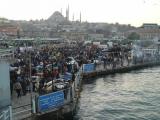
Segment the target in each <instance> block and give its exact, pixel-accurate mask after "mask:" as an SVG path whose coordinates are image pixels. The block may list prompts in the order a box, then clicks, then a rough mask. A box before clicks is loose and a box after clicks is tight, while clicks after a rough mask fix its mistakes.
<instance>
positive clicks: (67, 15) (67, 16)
mask: <svg viewBox="0 0 160 120" xmlns="http://www.w3.org/2000/svg"><path fill="white" fill-rule="evenodd" d="M66 20H69V5H68V7H67V9H66Z"/></svg>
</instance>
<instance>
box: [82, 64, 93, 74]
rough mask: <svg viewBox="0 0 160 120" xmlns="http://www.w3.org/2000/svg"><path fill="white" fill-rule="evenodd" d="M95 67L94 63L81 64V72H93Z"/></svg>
mask: <svg viewBox="0 0 160 120" xmlns="http://www.w3.org/2000/svg"><path fill="white" fill-rule="evenodd" d="M94 69H95V65H94V64H93V63H92V64H83V72H85V73H88V72H93V71H94Z"/></svg>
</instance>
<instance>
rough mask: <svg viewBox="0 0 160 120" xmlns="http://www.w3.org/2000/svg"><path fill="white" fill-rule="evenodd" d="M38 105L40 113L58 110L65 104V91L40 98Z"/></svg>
mask: <svg viewBox="0 0 160 120" xmlns="http://www.w3.org/2000/svg"><path fill="white" fill-rule="evenodd" d="M38 104H39V106H38V107H39V112H45V111H47V110H50V109H54V108H57V107H59V106H61V105H63V104H64V93H63V91H57V92H54V93H50V94H46V95H42V96H39V98H38Z"/></svg>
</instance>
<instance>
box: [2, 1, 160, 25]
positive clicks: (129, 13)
mask: <svg viewBox="0 0 160 120" xmlns="http://www.w3.org/2000/svg"><path fill="white" fill-rule="evenodd" d="M0 1H1V3H2V6H1V7H0V17H4V18H7V19H10V20H36V19H38V20H40V19H47V18H48V17H50V16H51V15H52V14H53V13H54V12H55V11H59V12H61V9H62V14H63V16H65V12H66V8H67V7H68V5H69V13H70V15H69V18H70V20H72V17H73V14H74V20H79V17H80V13H81V18H82V22H84V21H87V22H104V23H119V24H131V25H132V26H136V27H138V26H141V25H142V24H143V23H157V24H160V15H159V14H158V11H160V0H119V1H117V0H99V1H98V0H94V1H92V0H87V1H85V0H54V1H53V0H34V1H33V0H0ZM96 8H97V9H96Z"/></svg>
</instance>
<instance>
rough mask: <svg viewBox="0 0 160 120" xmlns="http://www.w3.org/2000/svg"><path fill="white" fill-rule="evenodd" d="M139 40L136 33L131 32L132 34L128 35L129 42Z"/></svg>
mask: <svg viewBox="0 0 160 120" xmlns="http://www.w3.org/2000/svg"><path fill="white" fill-rule="evenodd" d="M139 38H140V35H139V34H137V33H136V32H132V33H130V34H129V36H128V39H129V40H139Z"/></svg>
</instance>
